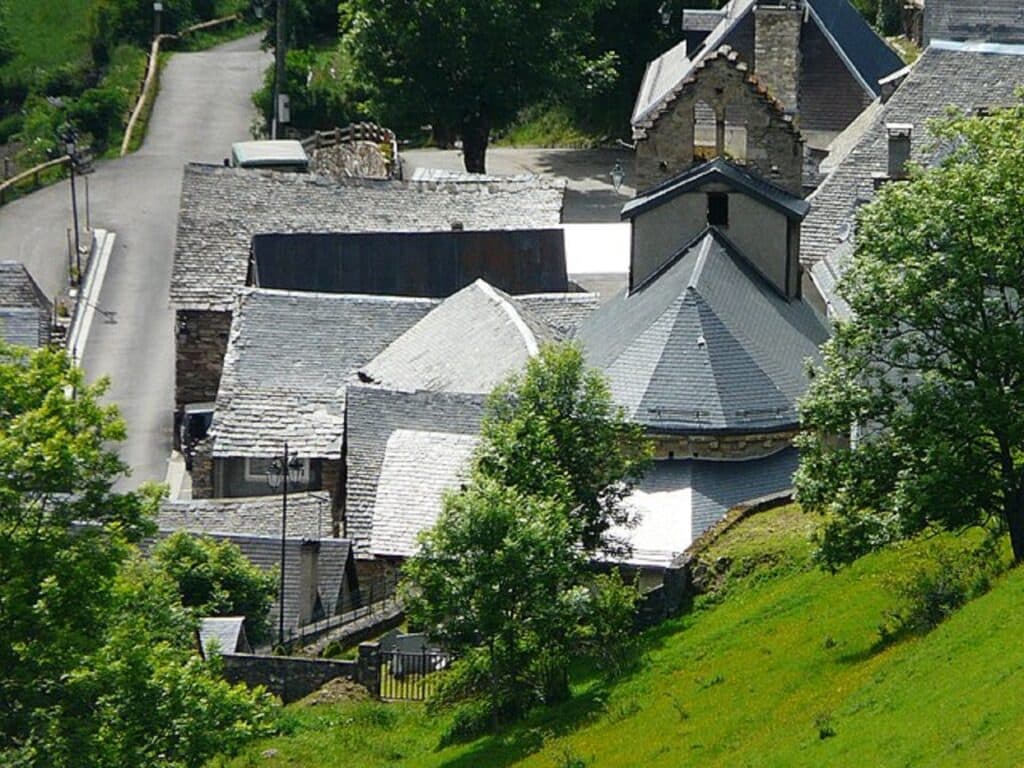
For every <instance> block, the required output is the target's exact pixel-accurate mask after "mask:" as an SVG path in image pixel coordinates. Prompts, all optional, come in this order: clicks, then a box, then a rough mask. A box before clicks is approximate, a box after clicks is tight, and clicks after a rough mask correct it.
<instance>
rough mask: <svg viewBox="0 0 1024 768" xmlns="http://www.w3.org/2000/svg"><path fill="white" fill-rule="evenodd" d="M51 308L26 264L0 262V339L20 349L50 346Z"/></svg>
mask: <svg viewBox="0 0 1024 768" xmlns="http://www.w3.org/2000/svg"><path fill="white" fill-rule="evenodd" d="M52 323H53V307H52V305H51V304H50V300H49V299H47V298H46V295H45V294H44V293H43V292H42V290H41V289H40V288H39V286H38V285H37V284H36V281H35V280H33V279H32V275H30V274H29V273H28V270H27V269H26V268H25V265H24V264H22V263H21V262H19V261H0V340H2V341H5V342H7V343H8V344H17V345H19V346H22V347H32V348H37V347H45V346H47V345H48V344H49V343H50V335H51V331H52V327H53V326H52Z"/></svg>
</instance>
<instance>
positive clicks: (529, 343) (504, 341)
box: [359, 280, 557, 395]
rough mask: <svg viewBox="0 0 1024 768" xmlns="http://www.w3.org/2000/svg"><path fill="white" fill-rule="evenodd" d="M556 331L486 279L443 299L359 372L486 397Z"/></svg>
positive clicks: (401, 384)
mask: <svg viewBox="0 0 1024 768" xmlns="http://www.w3.org/2000/svg"><path fill="white" fill-rule="evenodd" d="M555 339H557V335H556V333H555V332H554V331H553V330H552V329H551V328H550V327H548V325H547V324H546V323H545V322H544V321H543V320H542V319H540V318H539V317H537V316H536V315H534V314H533V312H531V311H529V310H528V309H526V308H525V307H524V306H522V305H521V304H520V303H519V302H518V301H517V300H516V299H514V298H512V297H511V296H509V295H508V294H506V293H503V292H502V291H499V290H497V289H496V288H493V287H492V286H490V285H488V284H487V283H485V282H484V281H483V280H477V281H476V282H474V283H473V284H472V285H469V286H467V287H466V288H463V289H462V290H461V291H459V292H458V293H455V294H453V295H452V296H450V297H448V298H447V299H445V300H444V301H442V302H441V303H440V304H439V305H438V306H437V307H436V308H435V309H433V310H432V311H431V312H430V314H428V315H427V316H426V317H424V318H423V319H422V320H420V321H419V322H418V323H416V325H414V326H412V327H411V328H410V329H409V330H408V331H406V332H405V333H403V334H402V335H401V336H399V337H398V338H397V339H395V341H394V342H392V343H391V345H390V346H388V347H387V348H386V349H385V350H384V351H383V352H381V353H380V354H379V355H378V356H377V357H376V358H374V359H373V360H372V361H371V362H369V363H368V364H367V365H365V366H364V367H363V368H362V370H360V371H359V377H360V379H361V380H362V381H368V382H373V383H375V384H380V385H382V386H384V387H387V388H388V389H396V390H405V391H414V390H427V391H431V392H466V393H475V394H481V395H485V394H488V393H489V392H490V391H491V390H492V389H494V387H495V386H497V385H498V384H499V383H501V382H502V381H504V380H505V379H506V378H508V376H509V374H511V373H514V372H516V371H518V370H520V369H522V368H523V367H524V366H525V365H526V361H527V360H529V359H530V358H531V357H532V356H533V355H535V354H537V350H538V348H539V345H540V344H542V343H544V342H546V341H554V340H555Z"/></svg>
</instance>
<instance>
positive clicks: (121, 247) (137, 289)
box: [0, 36, 270, 487]
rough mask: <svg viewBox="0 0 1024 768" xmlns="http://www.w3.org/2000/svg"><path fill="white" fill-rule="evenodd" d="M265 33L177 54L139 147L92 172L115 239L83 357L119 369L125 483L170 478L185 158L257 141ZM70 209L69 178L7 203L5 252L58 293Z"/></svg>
mask: <svg viewBox="0 0 1024 768" xmlns="http://www.w3.org/2000/svg"><path fill="white" fill-rule="evenodd" d="M259 39H260V38H259V36H253V37H249V38H245V39H243V40H239V41H235V42H232V43H228V44H227V45H224V46H221V47H219V48H216V49H213V50H210V51H206V52H203V53H176V54H175V55H174V56H172V57H171V59H170V61H169V63H168V64H167V66H166V68H165V69H164V71H163V73H162V74H161V82H160V93H159V96H158V98H157V101H156V104H155V105H154V108H153V113H152V116H151V118H150V122H149V130H148V133H147V136H146V140H145V142H144V143H143V145H142V147H141V149H140V150H139V151H138V152H136V153H134V154H132V155H129V156H128V157H124V158H120V159H117V160H110V161H102V162H98V163H97V164H96V171H95V173H93V174H92V175H91V176H90V177H89V196H90V204H89V208H90V214H91V223H92V225H93V226H95V227H102V228H104V229H108V230H111V231H113V232H115V233H116V235H117V239H116V243H115V246H114V251H113V253H112V255H111V261H110V266H109V268H108V270H107V274H106V281H105V282H104V284H103V289H102V292H101V293H100V296H99V301H98V305H99V309H100V310H102V312H103V313H104V314H99V315H98V316H97V317H96V320H95V321H94V322H93V324H92V328H91V331H90V334H89V338H88V340H87V342H86V348H85V351H84V355H82V356H81V364H82V366H83V367H84V369H85V371H86V374H87V376H88V377H89V378H90V379H93V380H94V379H96V378H98V377H100V376H109V377H110V379H111V386H110V391H109V394H108V400H109V401H111V402H114V403H116V404H117V405H118V406H119V407H120V409H121V412H122V414H123V415H124V417H125V420H126V421H127V425H128V440H127V441H126V443H125V444H124V445H123V446H122V450H121V455H122V457H123V459H124V460H125V461H126V462H127V464H128V465H129V466H130V467H131V468H132V475H131V477H130V478H129V480H128V481H127V482H125V483H123V484H122V485H123V486H124V487H134V486H136V485H138V484H139V483H140V482H143V481H146V480H158V481H162V480H163V479H164V477H165V476H166V472H167V459H168V456H169V455H170V451H171V429H172V412H173V405H174V337H173V325H174V322H173V318H174V315H173V312H172V311H171V309H170V306H169V304H168V287H169V284H170V275H171V261H172V257H173V252H174V233H175V227H176V223H177V218H178V200H179V197H180V194H181V174H182V165H183V164H184V163H186V162H189V161H200V162H210V163H219V162H221V161H222V159H223V158H224V157H225V156H226V155H228V154H229V151H230V145H231V142H233V141H238V140H239V139H246V138H249V126H250V124H251V122H252V120H253V118H254V117H255V113H254V111H253V107H252V103H251V101H250V95H251V94H252V92H253V91H254V90H256V88H258V87H259V85H260V83H261V79H262V74H263V70H264V69H265V68H266V66H267V65H268V64H269V63H270V57H269V56H268V55H267V54H266V53H263V52H261V51H260V50H259ZM80 194H81V191H80ZM69 209H70V191H69V187H68V183H67V182H62V183H61V184H57V185H55V186H53V187H49V188H47V189H43V190H40V191H39V192H36V193H34V194H32V195H29V196H27V197H25V198H22V199H21V200H18V201H16V202H14V203H12V204H11V205H8V206H5V207H3V208H0V258H3V259H17V260H19V261H22V262H24V263H25V264H26V265H27V266H28V268H29V271H30V272H31V273H32V275H33V276H34V277H35V278H36V281H37V282H39V284H40V286H41V287H42V288H43V290H44V291H46V292H47V293H48V294H49V295H51V296H52V295H56V294H57V293H59V292H60V290H61V289H62V288H63V287H64V285H65V284H66V280H67V272H66V268H67V264H66V261H67V246H66V235H65V231H66V228H68V227H70V226H71V224H70V210H69ZM83 215H84V212H83Z"/></svg>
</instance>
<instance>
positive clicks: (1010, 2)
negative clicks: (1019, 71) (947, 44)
mask: <svg viewBox="0 0 1024 768" xmlns="http://www.w3.org/2000/svg"><path fill="white" fill-rule="evenodd" d="M924 38H925V42H926V43H929V42H931V41H933V40H964V41H967V40H975V41H979V40H984V41H986V42H990V43H1024V4H1021V2H1020V0H928V2H927V4H926V5H925V11H924Z"/></svg>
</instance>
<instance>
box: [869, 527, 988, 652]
mask: <svg viewBox="0 0 1024 768" xmlns="http://www.w3.org/2000/svg"><path fill="white" fill-rule="evenodd" d="M913 558H914V562H913V564H912V566H911V567H909V568H906V569H904V570H902V571H901V572H900V573H899V574H898V575H893V576H890V577H889V578H887V579H886V580H885V586H886V587H887V588H888V589H889V591H891V592H892V593H894V594H895V595H897V597H898V598H899V600H900V604H899V607H898V608H896V609H895V610H892V611H887V612H886V613H885V614H884V615H885V618H886V621H885V623H884V624H882V626H881V627H879V634H880V636H881V639H882V641H883V642H888V641H890V640H892V639H894V638H896V637H899V636H901V635H903V634H907V633H925V632H929V631H931V630H932V629H934V628H935V627H937V626H938V625H939V624H941V623H942V622H943V621H945V620H946V618H948V617H949V616H950V615H951V614H953V613H954V612H955V611H956V610H957V609H958V608H959V607H960V606H962V605H963V604H964V603H966V602H968V601H969V600H973V599H974V598H975V597H979V596H980V595H983V594H985V593H986V592H988V590H989V589H990V588H991V584H992V579H993V578H994V577H995V576H996V575H997V574H998V573H1000V572H1001V571H1002V570H1003V569H1004V567H1005V566H1004V560H1003V558H1002V557H1001V556H1000V553H999V552H998V550H997V545H996V542H995V540H994V539H987V540H986V541H985V542H984V543H983V544H982V545H981V546H980V547H977V548H974V549H969V548H963V547H959V548H952V549H951V548H949V547H948V546H947V547H943V546H941V545H933V546H930V547H927V548H925V549H923V550H920V551H918V552H916V553H915V554H914V555H913Z"/></svg>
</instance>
